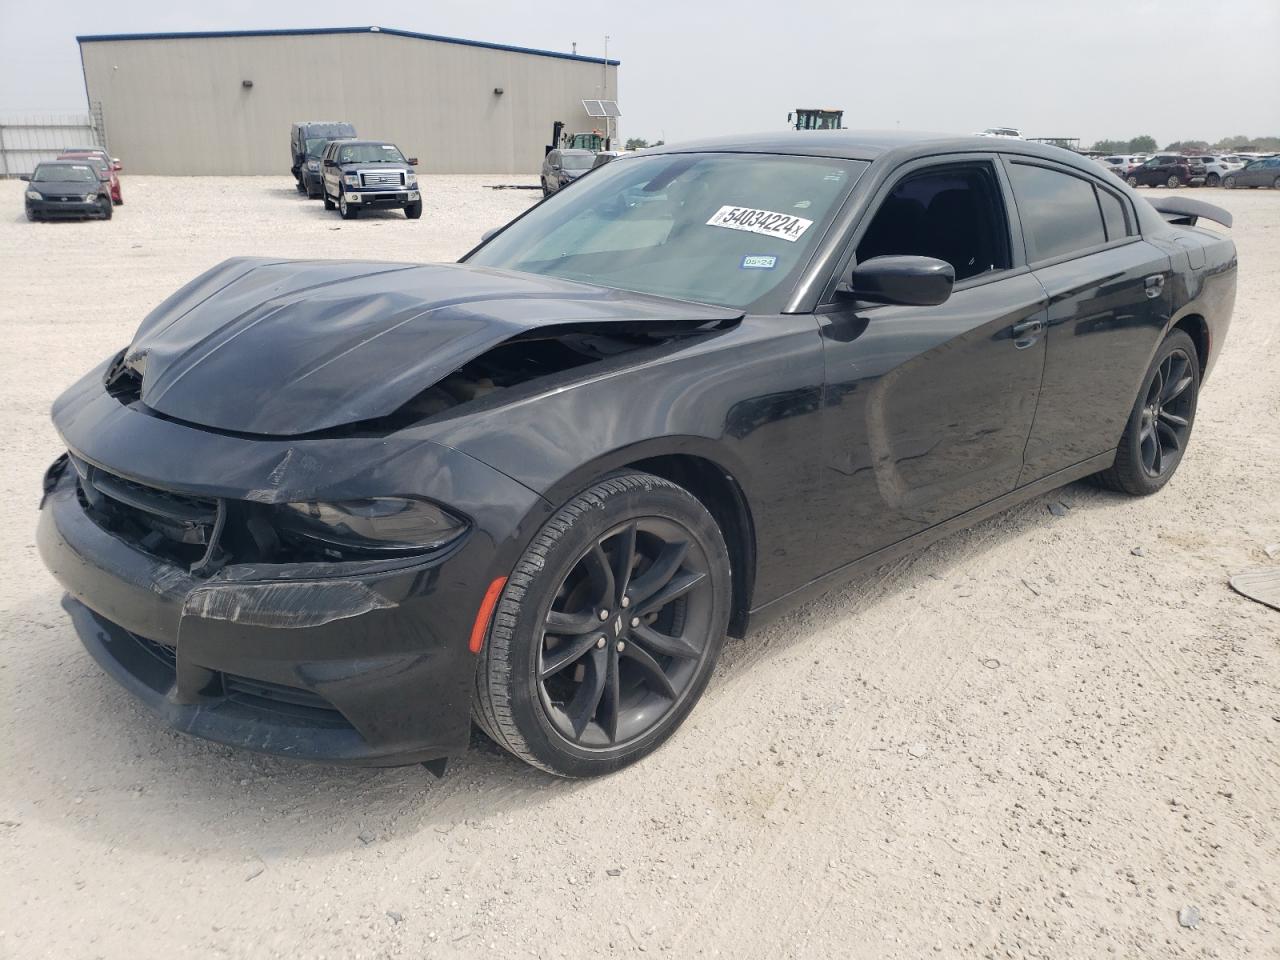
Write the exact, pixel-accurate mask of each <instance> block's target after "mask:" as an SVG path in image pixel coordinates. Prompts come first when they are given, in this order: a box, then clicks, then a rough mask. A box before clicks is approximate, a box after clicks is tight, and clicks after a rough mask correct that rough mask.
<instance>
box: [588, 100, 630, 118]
mask: <svg viewBox="0 0 1280 960" xmlns="http://www.w3.org/2000/svg"><path fill="white" fill-rule="evenodd" d="M582 108H583V109H584V110H586V111H587V116H588V117H620V116H622V111H621V110H619V109H618V101H616V100H583V101H582Z"/></svg>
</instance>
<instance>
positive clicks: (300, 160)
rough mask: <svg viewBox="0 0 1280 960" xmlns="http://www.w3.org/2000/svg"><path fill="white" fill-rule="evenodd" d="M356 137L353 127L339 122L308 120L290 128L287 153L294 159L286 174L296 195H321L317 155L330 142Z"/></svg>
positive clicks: (322, 151)
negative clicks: (291, 175)
mask: <svg viewBox="0 0 1280 960" xmlns="http://www.w3.org/2000/svg"><path fill="white" fill-rule="evenodd" d="M355 135H356V128H355V127H353V126H352V125H351V124H349V123H346V122H344V121H341V120H324V121H317V120H308V121H304V122H302V123H295V124H294V125H293V127H292V128H291V129H290V131H289V154H290V156H291V157H292V158H293V160H292V165H291V166H290V167H289V171H290V172H291V173H292V174H293V179H294V180H295V181H296V182H297V187H298V192H299V193H305V194H306V195H307V196H309V197H318V196H320V193H321V191H322V189H323V187H322V184H321V180H320V154H322V153H324V148H325V146H326V145H327V144H328V143H329V141H330V140H339V139H341V138H343V137H354V136H355Z"/></svg>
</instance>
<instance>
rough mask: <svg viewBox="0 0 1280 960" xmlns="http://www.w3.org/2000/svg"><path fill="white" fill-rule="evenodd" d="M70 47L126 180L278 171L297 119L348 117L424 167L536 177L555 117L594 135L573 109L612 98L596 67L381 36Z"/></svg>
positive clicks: (87, 42) (612, 85) (612, 88)
mask: <svg viewBox="0 0 1280 960" xmlns="http://www.w3.org/2000/svg"><path fill="white" fill-rule="evenodd" d="M80 53H81V59H82V60H83V63H84V75H85V86H86V88H87V92H88V96H89V100H90V102H95V101H96V102H100V103H101V104H102V110H103V115H104V120H105V124H106V129H107V138H108V142H109V145H110V147H111V152H112V154H113V155H114V156H117V157H119V158H120V159H121V160H122V161H123V162H124V164H125V169H126V170H127V171H128V172H131V173H157V174H179V175H181V174H188V175H194V174H272V173H287V172H288V170H289V164H290V160H289V128H290V125H291V124H292V123H294V122H296V121H300V120H347V121H350V122H351V123H353V124H355V127H356V130H357V132H358V133H359V134H360V136H362V137H370V138H377V139H386V140H391V141H394V142H395V143H397V144H398V145H399V146H400V147H401V149H403V150H404V152H405V153H406V155H408V156H416V157H418V158H419V160H420V161H421V162H420V164H419V167H418V169H419V171H420V172H423V173H526V174H527V173H536V172H537V171H538V169H539V166H540V164H541V163H542V157H543V152H544V148H545V145H546V144H547V143H548V142H549V141H550V138H551V124H552V122H553V121H555V120H563V121H565V123H566V130H568V131H572V132H578V131H589V130H592V129H601V130H603V126H602V125H603V123H604V121H603V120H592V119H590V118H589V117H588V116H587V114H586V111H585V110H584V109H583V107H582V101H583V100H589V99H599V98H605V99H616V98H617V90H618V85H617V84H618V80H617V67H616V66H604V65H602V64H601V63H600V62H599V61H596V62H590V61H585V60H570V59H564V58H560V57H553V56H541V55H537V54H530V53H523V52H514V51H508V50H496V49H492V48H487V47H478V46H469V45H464V44H459V43H448V42H442V41H438V40H426V39H420V38H417V37H405V36H397V35H394V34H391V33H386V32H376V33H373V32H359V33H325V34H284V35H271V36H230V37H197V38H178V37H158V38H148V39H131V40H109V41H108V40H101V39H92V38H88V39H84V40H82V41H81V44H80ZM606 71H607V78H606V77H605V73H606ZM245 80H252V81H253V86H252V87H246V86H244V85H243V81H245ZM606 85H607V92H606V91H604V90H602V87H604V86H606ZM495 87H500V88H502V90H503V93H501V94H495V93H494V88H495ZM615 123H616V121H615Z"/></svg>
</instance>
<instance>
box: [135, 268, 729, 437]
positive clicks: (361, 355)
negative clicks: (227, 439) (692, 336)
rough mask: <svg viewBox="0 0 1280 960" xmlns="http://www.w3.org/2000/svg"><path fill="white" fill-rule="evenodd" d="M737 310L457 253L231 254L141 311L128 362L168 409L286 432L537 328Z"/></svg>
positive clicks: (153, 401) (382, 398) (415, 387)
mask: <svg viewBox="0 0 1280 960" xmlns="http://www.w3.org/2000/svg"><path fill="white" fill-rule="evenodd" d="M741 316H742V311H740V310H736V309H726V308H723V307H713V306H705V305H702V304H690V303H685V302H683V301H678V300H667V299H663V298H660V297H651V296H645V295H642V294H630V293H625V292H622V291H618V290H612V289H609V288H606V287H596V286H592V285H589V284H583V283H575V282H572V281H567V280H559V279H555V278H551V277H541V276H535V275H531V274H523V273H514V272H508V271H502V270H494V269H489V268H484V267H472V266H467V265H465V264H432V265H412V264H398V263H368V262H363V263H362V262H353V261H271V260H265V259H235V260H228V261H226V262H225V263H222V264H220V265H219V266H217V267H214V268H213V269H212V270H210V271H208V272H207V273H205V274H203V275H202V276H200V277H197V278H196V279H195V280H193V281H192V282H191V283H189V284H187V285H186V286H185V287H183V288H182V289H181V290H179V291H178V292H177V293H175V294H174V295H173V296H171V297H170V298H169V299H168V300H166V301H165V302H164V303H162V304H161V305H160V306H159V307H157V308H156V309H155V310H153V311H152V312H151V314H150V315H148V316H147V318H146V319H145V320H144V321H143V322H142V326H141V327H140V328H139V329H138V332H137V334H136V335H135V336H134V339H133V343H132V344H131V345H130V346H129V348H128V350H127V351H126V354H125V363H126V365H127V366H129V367H131V368H133V369H134V370H135V371H137V372H138V373H140V374H141V375H142V389H141V399H142V402H143V403H144V404H146V405H147V406H148V407H150V408H151V409H153V410H155V411H157V412H159V413H161V414H163V415H165V416H168V417H172V418H174V419H176V420H183V421H187V422H189V423H194V424H200V425H203V426H207V427H212V428H215V429H219V430H228V431H236V432H243V433H253V434H263V435H272V436H292V435H297V434H303V433H311V432H314V431H317V430H325V429H329V428H332V427H337V426H343V425H346V424H351V423H357V422H359V421H362V420H369V419H372V418H375V417H381V416H386V415H387V414H390V413H393V412H395V411H396V410H397V409H399V408H400V407H401V406H403V405H404V404H405V403H407V402H408V401H409V400H411V399H412V398H413V397H415V396H416V395H417V394H418V393H420V392H422V391H423V390H425V389H427V388H428V387H430V386H432V385H433V384H434V383H436V382H437V381H439V380H440V379H442V378H443V377H445V376H447V375H448V374H450V373H452V372H453V371H454V370H457V369H458V368H459V367H460V366H462V365H463V364H464V363H466V362H467V361H468V360H470V359H472V358H474V357H476V356H479V355H480V354H482V353H484V352H485V351H486V350H488V349H490V348H491V347H494V346H496V345H497V344H499V343H502V342H503V341H506V340H510V339H512V338H515V337H519V336H521V335H526V334H529V333H530V332H532V331H535V330H537V329H539V328H545V327H566V328H574V327H578V326H583V327H596V326H598V325H601V324H605V325H610V324H628V325H632V326H636V327H643V326H645V325H662V326H670V325H672V324H697V323H706V322H710V321H727V320H733V319H736V318H738V317H741Z"/></svg>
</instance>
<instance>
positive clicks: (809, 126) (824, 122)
mask: <svg viewBox="0 0 1280 960" xmlns="http://www.w3.org/2000/svg"><path fill="white" fill-rule="evenodd" d="M843 120H844V111H843V110H818V109H816V108H812V107H797V108H796V112H795V113H788V114H787V123H788V124H790V125H791V126H793V127H795V129H797V130H840V129H842V121H843Z"/></svg>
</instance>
